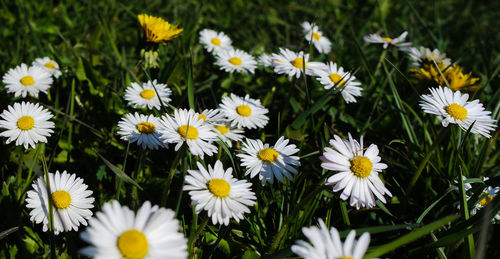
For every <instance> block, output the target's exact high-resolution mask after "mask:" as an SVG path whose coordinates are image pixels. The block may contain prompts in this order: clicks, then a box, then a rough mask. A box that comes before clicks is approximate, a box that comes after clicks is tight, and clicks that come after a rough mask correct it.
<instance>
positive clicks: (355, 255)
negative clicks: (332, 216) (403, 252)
mask: <svg viewBox="0 0 500 259" xmlns="http://www.w3.org/2000/svg"><path fill="white" fill-rule="evenodd" d="M318 223H319V227H316V226H312V227H308V228H307V227H303V228H302V232H303V233H304V235H305V236H306V237H307V239H308V241H309V242H307V241H304V240H297V241H296V242H295V245H292V248H291V249H292V251H293V252H294V253H295V254H296V255H298V256H300V257H302V258H304V259H337V258H352V259H361V258H363V256H364V255H365V252H366V250H367V249H368V245H369V244H370V233H368V232H365V233H363V234H362V235H361V237H360V238H359V239H358V240H357V241H356V231H355V230H351V231H350V232H349V234H348V235H347V237H346V239H345V242H344V243H342V241H341V240H340V235H339V232H338V231H337V229H336V228H334V227H331V228H330V231H328V228H327V227H326V225H325V223H324V222H323V220H321V219H319V220H318Z"/></svg>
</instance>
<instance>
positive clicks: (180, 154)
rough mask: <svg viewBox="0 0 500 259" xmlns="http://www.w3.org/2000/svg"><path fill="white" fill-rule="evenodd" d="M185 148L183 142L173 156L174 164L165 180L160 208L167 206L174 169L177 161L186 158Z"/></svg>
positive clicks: (185, 145)
mask: <svg viewBox="0 0 500 259" xmlns="http://www.w3.org/2000/svg"><path fill="white" fill-rule="evenodd" d="M186 147H187V144H186V142H184V144H182V146H181V148H180V149H179V151H178V152H177V154H176V155H175V158H174V162H173V163H172V165H171V166H170V172H169V175H168V178H167V182H166V183H165V189H164V190H163V196H162V198H161V205H162V206H165V205H166V204H167V198H168V194H169V193H170V184H171V183H172V179H173V178H174V174H175V169H176V168H177V165H178V164H179V161H180V160H181V159H182V158H183V157H185V156H186Z"/></svg>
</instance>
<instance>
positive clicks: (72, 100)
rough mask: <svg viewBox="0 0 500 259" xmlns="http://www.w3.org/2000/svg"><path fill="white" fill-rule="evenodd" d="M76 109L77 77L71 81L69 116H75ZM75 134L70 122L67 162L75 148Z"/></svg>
mask: <svg viewBox="0 0 500 259" xmlns="http://www.w3.org/2000/svg"><path fill="white" fill-rule="evenodd" d="M74 110H75V79H74V78H73V82H72V83H71V99H70V105H69V116H70V117H73V114H74ZM72 136H73V123H71V121H70V122H69V126H68V156H67V157H66V162H70V157H71V150H72V149H73V148H72V146H71V139H72Z"/></svg>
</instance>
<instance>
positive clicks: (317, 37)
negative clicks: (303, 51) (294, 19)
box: [312, 32, 321, 40]
mask: <svg viewBox="0 0 500 259" xmlns="http://www.w3.org/2000/svg"><path fill="white" fill-rule="evenodd" d="M312 34H313V38H314V39H315V40H319V38H321V35H319V34H318V33H315V32H313V33H312Z"/></svg>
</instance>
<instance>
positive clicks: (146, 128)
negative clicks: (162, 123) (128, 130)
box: [136, 121, 156, 134]
mask: <svg viewBox="0 0 500 259" xmlns="http://www.w3.org/2000/svg"><path fill="white" fill-rule="evenodd" d="M136 127H137V130H138V131H139V132H140V133H144V134H151V133H153V132H155V130H156V126H155V125H154V124H153V123H151V122H146V121H143V122H140V123H139V124H137V126H136Z"/></svg>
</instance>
